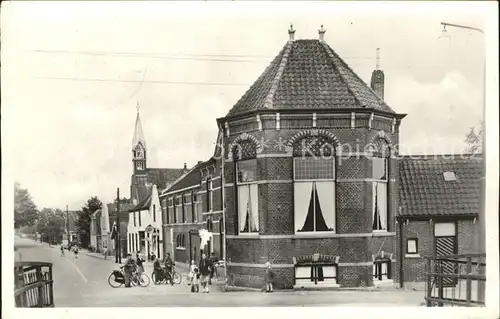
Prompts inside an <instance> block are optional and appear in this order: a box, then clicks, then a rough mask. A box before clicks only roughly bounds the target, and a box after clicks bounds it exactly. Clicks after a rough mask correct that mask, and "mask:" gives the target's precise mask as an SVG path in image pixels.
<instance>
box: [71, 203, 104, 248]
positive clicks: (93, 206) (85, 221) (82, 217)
mask: <svg viewBox="0 0 500 319" xmlns="http://www.w3.org/2000/svg"><path fill="white" fill-rule="evenodd" d="M101 208H102V202H101V201H100V200H99V199H98V198H97V197H91V198H90V199H89V200H87V203H85V205H84V206H83V207H82V210H80V211H79V212H77V214H78V219H77V220H76V227H77V228H78V232H79V234H80V243H81V245H82V247H84V248H88V247H89V245H90V217H91V216H92V214H93V213H95V211H96V210H98V209H101Z"/></svg>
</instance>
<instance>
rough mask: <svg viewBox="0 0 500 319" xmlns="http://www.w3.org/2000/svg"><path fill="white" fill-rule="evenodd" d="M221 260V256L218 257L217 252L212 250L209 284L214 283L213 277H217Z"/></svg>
mask: <svg viewBox="0 0 500 319" xmlns="http://www.w3.org/2000/svg"><path fill="white" fill-rule="evenodd" d="M218 262H219V258H217V255H216V254H215V252H212V254H211V256H210V278H209V279H208V284H210V285H211V284H212V279H213V278H214V277H217V273H216V270H217V263H218Z"/></svg>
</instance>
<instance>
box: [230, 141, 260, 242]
mask: <svg viewBox="0 0 500 319" xmlns="http://www.w3.org/2000/svg"><path fill="white" fill-rule="evenodd" d="M232 152H233V160H234V163H235V171H236V189H237V198H238V201H237V203H238V205H237V210H238V231H239V233H258V232H259V185H258V184H257V145H256V144H255V143H254V142H253V141H252V140H243V141H240V142H239V144H238V145H236V146H235V147H234V149H233V150H232Z"/></svg>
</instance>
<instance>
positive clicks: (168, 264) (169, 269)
mask: <svg viewBox="0 0 500 319" xmlns="http://www.w3.org/2000/svg"><path fill="white" fill-rule="evenodd" d="M164 264H165V271H166V274H165V276H166V277H167V280H169V281H170V282H171V283H172V284H173V281H172V276H171V275H172V269H173V266H174V265H175V263H174V261H173V260H172V258H171V257H170V253H167V256H166V257H165V261H164Z"/></svg>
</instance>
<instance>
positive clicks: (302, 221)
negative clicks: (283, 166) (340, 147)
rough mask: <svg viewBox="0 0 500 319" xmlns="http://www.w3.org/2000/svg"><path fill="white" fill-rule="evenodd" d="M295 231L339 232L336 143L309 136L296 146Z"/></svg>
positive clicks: (294, 163) (324, 138)
mask: <svg viewBox="0 0 500 319" xmlns="http://www.w3.org/2000/svg"><path fill="white" fill-rule="evenodd" d="M293 171H294V173H293V179H294V220H295V225H294V229H295V232H298V233H300V232H331V231H335V218H336V217H335V145H334V144H333V142H332V141H330V140H329V139H328V138H326V137H324V136H306V137H304V138H302V139H300V140H298V141H296V142H295V143H294V145H293Z"/></svg>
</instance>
